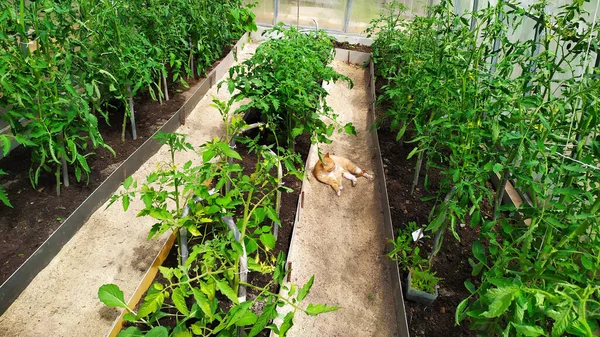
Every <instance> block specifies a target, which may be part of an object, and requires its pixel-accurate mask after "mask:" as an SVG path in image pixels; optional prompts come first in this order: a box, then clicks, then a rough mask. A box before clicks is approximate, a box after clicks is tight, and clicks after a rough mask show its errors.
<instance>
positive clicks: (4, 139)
mask: <svg viewBox="0 0 600 337" xmlns="http://www.w3.org/2000/svg"><path fill="white" fill-rule="evenodd" d="M0 140H1V141H2V144H3V146H2V147H3V149H2V154H3V155H4V156H6V155H7V154H8V151H10V145H11V144H10V139H9V138H8V137H6V136H3V135H0Z"/></svg>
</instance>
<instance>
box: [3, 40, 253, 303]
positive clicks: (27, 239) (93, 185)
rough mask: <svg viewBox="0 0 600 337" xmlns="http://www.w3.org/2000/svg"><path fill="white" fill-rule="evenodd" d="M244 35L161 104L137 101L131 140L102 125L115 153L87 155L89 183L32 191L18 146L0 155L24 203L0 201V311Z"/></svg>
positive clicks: (211, 80) (12, 189) (209, 80)
mask: <svg viewBox="0 0 600 337" xmlns="http://www.w3.org/2000/svg"><path fill="white" fill-rule="evenodd" d="M248 36H249V34H245V35H244V36H243V37H242V38H241V39H240V40H239V41H238V42H237V43H235V45H234V46H233V47H231V48H229V49H228V52H227V54H226V55H225V56H224V57H223V58H222V59H221V60H220V61H217V62H215V64H214V65H213V67H212V68H211V69H209V70H208V71H207V73H206V77H205V78H201V79H197V80H195V81H193V82H192V84H193V86H191V88H190V90H188V91H187V92H182V93H175V92H173V94H175V95H174V97H173V98H172V99H171V100H169V101H168V102H165V103H164V104H162V105H160V104H159V103H158V102H153V101H146V103H141V104H138V109H142V110H141V111H145V112H148V115H145V114H140V115H139V116H138V122H137V124H138V139H137V140H135V141H133V140H127V141H126V142H125V143H123V142H121V140H120V132H119V131H118V130H109V129H107V128H106V129H105V130H103V136H104V137H105V140H106V141H107V143H108V144H110V145H111V146H113V148H114V149H115V151H116V153H117V156H116V158H113V157H112V155H111V154H110V153H108V152H107V151H102V150H100V151H99V152H98V155H97V156H96V157H94V159H92V160H90V166H91V168H92V173H93V174H92V176H91V177H90V184H89V185H87V186H82V185H74V186H72V187H70V188H66V189H63V195H62V196H61V197H58V198H57V197H56V196H55V195H54V192H53V187H52V186H51V182H52V179H48V180H41V181H42V182H43V181H50V182H49V183H48V184H49V185H48V186H41V187H40V188H39V189H38V190H32V189H31V187H30V185H29V179H28V177H27V172H28V168H29V161H28V158H27V157H26V156H25V155H26V153H27V151H26V149H24V148H18V149H16V150H15V152H14V153H11V156H10V157H7V158H4V159H3V160H2V162H1V163H2V167H3V168H4V167H5V165H6V170H7V171H8V172H9V173H10V174H11V175H10V177H11V179H12V178H15V179H16V180H11V182H12V183H11V182H9V183H8V184H4V186H5V187H6V189H7V191H8V192H9V194H11V195H14V196H15V197H13V200H14V204H15V205H19V206H21V205H27V206H28V207H25V206H24V207H15V208H14V209H8V208H6V207H4V206H3V205H0V207H4V208H6V209H7V211H6V212H5V211H4V210H3V211H2V214H0V223H2V224H6V227H4V226H2V227H1V228H0V234H1V235H2V238H3V239H2V240H4V242H3V244H2V249H3V251H1V252H0V253H2V259H3V268H2V272H1V273H2V274H1V276H2V279H3V281H4V283H3V284H2V286H0V303H1V304H0V313H2V312H4V311H5V310H6V309H7V308H8V306H10V304H11V303H12V301H13V300H14V299H15V298H16V297H17V296H18V294H19V293H20V292H21V291H22V290H23V289H25V287H26V286H27V285H28V284H29V282H30V281H31V280H32V279H33V278H34V277H35V275H37V273H38V272H39V271H40V270H41V269H43V268H44V267H45V266H46V265H47V264H48V263H49V262H50V261H51V260H52V258H53V257H54V256H55V255H56V254H57V253H58V251H59V250H60V249H61V248H62V246H63V245H64V244H65V243H66V242H67V241H68V240H69V239H70V238H71V237H72V236H73V235H74V234H75V232H76V231H77V230H78V229H79V228H80V227H81V226H82V225H83V224H84V223H85V221H86V219H87V218H88V217H89V216H90V215H91V214H92V213H93V212H94V211H95V210H96V209H97V208H98V207H100V206H101V205H102V204H103V203H104V202H105V201H106V200H107V199H108V198H109V197H110V195H111V194H112V193H113V192H114V191H115V190H116V189H117V188H118V186H119V185H120V184H121V183H122V182H123V181H124V179H125V178H126V177H128V176H129V175H131V174H132V173H133V172H135V171H136V170H137V169H138V168H139V167H140V165H142V164H143V163H144V162H145V161H146V160H147V159H148V158H149V157H151V156H152V155H153V154H154V153H155V152H156V151H158V149H159V148H160V145H159V143H158V142H157V141H156V140H155V139H152V135H153V134H155V133H156V132H157V131H159V130H160V131H163V132H170V131H174V130H176V129H177V127H178V126H179V125H181V124H184V123H185V118H186V116H188V115H189V114H190V112H191V111H192V110H193V109H194V107H195V106H196V104H197V103H198V102H199V101H200V99H201V98H202V97H203V96H204V94H205V93H206V92H207V91H208V90H209V89H210V88H211V87H212V86H213V85H214V84H215V83H216V82H217V81H218V80H219V79H220V78H221V77H222V76H223V75H224V74H225V73H226V71H227V69H228V68H229V66H230V65H231V64H232V63H233V59H234V53H238V52H239V51H240V50H241V48H242V46H243V45H244V44H245V43H246V42H247V41H248ZM138 111H140V110H138ZM116 117H117V119H119V117H118V116H116ZM9 161H10V162H9ZM65 201H68V203H67V202H65ZM32 210H36V212H32Z"/></svg>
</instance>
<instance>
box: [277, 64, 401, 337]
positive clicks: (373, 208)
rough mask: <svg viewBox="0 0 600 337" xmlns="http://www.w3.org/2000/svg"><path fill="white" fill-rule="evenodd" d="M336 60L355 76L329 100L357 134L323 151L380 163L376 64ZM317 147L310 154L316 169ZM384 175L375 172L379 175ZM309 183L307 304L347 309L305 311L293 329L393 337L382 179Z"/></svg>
mask: <svg viewBox="0 0 600 337" xmlns="http://www.w3.org/2000/svg"><path fill="white" fill-rule="evenodd" d="M333 67H334V68H335V69H336V70H337V71H338V72H340V73H342V74H344V75H346V76H348V77H350V78H351V79H352V81H353V82H354V88H353V89H349V88H348V86H347V85H346V84H345V83H342V82H338V83H335V84H333V83H329V84H325V88H326V89H327V91H328V92H329V96H328V97H327V102H328V103H329V105H330V106H331V107H332V108H333V109H334V111H335V112H336V113H337V114H339V116H340V118H339V121H340V122H341V123H342V124H345V123H347V122H352V123H353V124H354V126H355V127H356V131H357V136H350V135H346V134H336V135H334V136H333V143H332V144H330V145H324V146H322V147H321V151H322V153H326V152H333V153H335V154H336V155H340V156H344V157H346V158H348V159H350V160H352V161H353V162H355V163H356V164H358V166H359V167H361V168H364V169H367V170H372V171H373V170H374V168H375V154H374V153H373V151H375V150H374V149H375V144H372V142H373V140H372V138H371V136H370V134H369V132H370V130H369V128H370V127H371V125H370V124H369V122H368V121H369V120H370V119H369V115H368V110H369V107H368V105H369V100H368V87H367V86H368V70H364V69H362V68H361V67H360V66H358V65H351V64H346V63H344V62H341V61H337V60H336V61H334V63H333ZM316 161H317V153H316V151H313V153H311V154H310V155H309V158H308V162H309V163H310V164H309V166H310V167H311V168H312V167H313V166H314V164H315V162H316ZM378 178H379V177H375V179H378ZM305 179H309V180H310V181H309V182H307V181H305V182H304V183H305V186H304V208H303V209H302V211H301V214H300V220H299V222H298V223H297V224H296V227H295V228H294V234H293V238H292V243H291V247H290V253H289V260H288V261H291V263H292V272H291V281H292V282H293V283H296V284H297V285H299V286H301V285H303V284H305V283H306V282H307V281H308V280H309V279H310V277H311V276H312V275H314V276H315V283H314V285H313V287H312V290H311V292H310V294H309V295H308V297H307V298H306V299H305V300H304V305H307V304H308V303H326V304H328V305H337V306H340V307H341V309H339V310H337V311H334V312H330V313H326V314H323V315H322V316H318V317H309V316H307V315H305V314H300V313H299V314H297V315H296V318H295V320H294V326H293V327H292V329H291V330H290V332H289V336H299V337H303V336H324V337H336V336H340V337H342V336H344V337H346V336H354V337H361V336H365V337H391V336H396V335H397V324H396V321H395V320H396V314H395V307H394V302H393V295H392V282H391V276H390V271H389V270H388V269H387V264H386V263H385V259H386V258H387V257H386V256H385V253H384V246H385V243H386V238H385V237H384V230H383V209H382V207H383V206H382V202H381V198H382V195H381V191H380V188H379V184H378V183H377V182H376V181H368V180H366V179H364V178H359V180H358V184H357V186H356V187H352V185H351V184H350V181H348V180H344V190H343V191H342V195H341V197H337V196H336V195H335V193H334V192H333V190H332V189H331V188H330V187H329V186H327V185H324V184H321V183H319V182H318V181H317V180H316V179H315V178H314V177H313V176H312V173H309V174H308V176H307V178H305Z"/></svg>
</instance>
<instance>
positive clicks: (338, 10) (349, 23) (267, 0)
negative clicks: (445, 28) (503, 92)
mask: <svg viewBox="0 0 600 337" xmlns="http://www.w3.org/2000/svg"><path fill="white" fill-rule="evenodd" d="M398 1H399V2H400V3H402V4H404V5H405V6H406V8H407V10H406V12H405V13H404V17H405V18H406V19H411V18H413V17H414V16H417V15H419V16H423V15H426V13H427V7H428V6H432V5H437V4H439V3H440V1H441V0H398ZM572 1H573V0H554V1H549V2H548V5H547V6H546V9H545V11H546V13H548V14H553V13H556V12H557V11H558V10H559V8H560V6H563V5H567V4H570V3H572ZM389 2H390V1H389V0H259V1H258V2H257V4H256V7H255V8H254V11H255V13H256V21H257V22H258V23H259V24H262V25H267V26H269V25H273V24H276V23H279V22H283V23H284V24H286V25H297V26H300V27H305V28H310V27H315V23H317V24H318V26H319V28H322V29H325V30H328V31H330V32H334V33H346V34H349V35H365V33H364V31H365V29H366V28H368V27H369V23H370V21H371V20H372V19H374V18H375V17H377V16H378V15H379V14H380V13H381V11H382V10H383V9H384V7H385V4H386V3H389ZM536 2H537V1H536V0H520V6H521V8H523V9H525V10H526V9H527V7H528V6H531V5H532V4H534V3H536ZM453 3H454V12H455V13H456V14H459V15H464V16H465V17H467V18H469V17H470V15H469V12H471V11H474V10H479V9H483V8H485V7H487V6H495V5H497V3H498V0H455V1H454V2H453ZM597 5H598V1H590V2H586V3H585V4H584V8H585V9H586V10H587V11H588V13H586V14H582V15H585V16H586V19H587V20H590V21H591V20H592V18H593V17H594V16H595V17H596V18H597V17H598V14H599V13H598V9H597V7H598V6H597ZM313 19H314V20H313ZM511 37H512V38H514V39H515V40H516V39H518V40H521V41H525V40H536V41H539V39H540V36H539V33H538V31H537V30H536V18H535V17H533V16H532V17H530V18H525V19H524V20H523V22H522V23H521V25H520V26H519V29H518V30H516V31H515V32H514V33H513V34H512V36H511ZM592 50H593V49H592ZM536 52H539V50H538V51H536ZM599 61H600V60H599V57H598V54H597V53H595V52H591V53H589V56H588V58H587V59H586V60H581V63H580V64H583V63H585V64H586V65H588V66H596V67H598V66H599V64H598V63H599ZM582 69H583V67H579V68H576V69H574V71H573V73H569V74H566V73H565V74H560V77H561V78H569V77H571V76H573V75H575V76H577V75H579V74H581V72H582Z"/></svg>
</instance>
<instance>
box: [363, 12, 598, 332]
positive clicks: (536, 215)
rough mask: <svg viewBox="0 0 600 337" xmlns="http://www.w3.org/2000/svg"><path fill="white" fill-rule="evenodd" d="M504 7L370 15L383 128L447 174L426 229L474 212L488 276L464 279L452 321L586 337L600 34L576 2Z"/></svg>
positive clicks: (450, 227)
mask: <svg viewBox="0 0 600 337" xmlns="http://www.w3.org/2000/svg"><path fill="white" fill-rule="evenodd" d="M508 3H509V2H506V1H500V2H498V4H497V5H494V6H489V7H486V8H484V9H481V10H479V11H477V12H475V13H468V14H465V15H463V16H457V15H456V14H454V6H453V4H452V2H451V1H442V2H441V4H440V5H439V6H435V7H433V8H431V10H430V14H429V16H428V17H424V18H415V20H413V21H402V20H400V19H398V15H397V14H398V8H399V5H398V4H393V5H392V6H391V7H390V10H389V11H388V12H387V13H386V14H384V15H383V16H382V17H381V18H379V19H377V20H375V21H374V22H373V23H374V26H373V28H372V29H371V31H372V32H374V31H375V30H377V29H379V30H380V31H381V39H380V40H377V42H376V43H375V44H374V62H375V63H376V64H377V75H378V76H380V77H382V78H383V79H384V80H385V82H386V85H385V87H384V88H383V89H384V90H385V93H384V94H383V95H382V96H381V97H380V98H379V99H380V103H385V104H386V107H389V109H388V112H387V115H386V116H385V118H384V119H382V120H381V123H385V124H386V125H389V126H390V127H391V128H392V129H393V130H395V131H396V132H397V138H398V140H404V141H406V142H412V143H415V144H416V147H415V150H414V151H413V152H412V153H411V156H413V155H416V156H418V162H424V167H425V168H426V169H429V168H432V167H436V168H438V169H439V170H440V171H441V176H442V181H441V182H440V195H439V197H438V204H437V206H436V207H435V209H434V210H433V211H432V213H431V217H430V220H431V222H430V224H429V226H428V229H429V230H431V231H434V232H436V234H440V237H442V238H443V234H444V233H445V232H447V231H449V232H451V233H452V234H453V235H454V236H455V237H456V238H457V239H460V236H459V234H458V232H457V231H456V230H455V227H456V225H457V224H460V223H467V220H468V219H469V218H470V225H471V226H473V227H475V226H477V227H479V230H480V232H481V238H480V240H479V241H476V243H475V244H474V245H473V247H472V251H473V258H470V259H469V263H470V264H471V266H472V267H473V276H474V277H479V278H480V282H476V283H477V286H475V285H474V284H473V283H471V282H467V283H465V286H466V287H467V289H469V291H470V292H471V295H470V296H469V298H467V299H465V300H464V301H463V302H461V304H460V305H459V306H458V308H457V315H456V321H457V323H460V322H462V321H463V320H465V319H466V320H468V321H469V322H470V323H471V325H472V327H473V329H480V328H482V327H485V334H486V335H504V336H514V335H516V336H541V335H543V336H550V335H552V336H562V335H566V334H569V335H577V336H591V335H592V332H593V331H595V330H596V328H597V323H596V322H597V319H598V314H597V312H598V300H599V299H600V298H599V294H600V293H599V292H598V289H599V288H598V287H600V282H599V281H598V280H599V279H598V277H597V267H598V264H599V261H598V259H597V257H598V255H599V254H600V251H599V247H600V246H599V245H598V244H599V242H598V238H597V229H598V228H599V227H598V225H599V222H598V221H599V220H598V217H597V214H598V211H600V185H598V182H599V181H600V171H599V170H598V167H599V164H600V161H599V160H600V159H599V158H600V151H599V147H598V141H599V139H598V137H597V135H598V132H599V131H600V130H599V126H600V124H599V123H598V115H599V114H598V112H599V111H598V104H597V102H598V98H599V97H600V78H599V76H598V74H599V73H598V70H597V69H594V68H592V67H590V66H589V62H593V61H592V60H593V58H594V57H595V53H594V52H592V53H589V54H588V47H589V49H591V50H594V49H595V48H596V45H595V36H597V34H598V33H599V31H600V29H599V28H598V26H593V25H592V22H590V21H589V20H587V19H585V18H584V16H583V14H584V12H585V11H584V9H583V2H582V1H577V2H573V3H572V4H567V5H564V6H561V7H560V8H559V9H558V11H557V12H556V13H552V14H550V13H548V12H547V11H545V8H546V5H547V2H546V1H544V0H540V1H536V2H534V3H533V4H532V5H531V6H529V7H528V8H525V9H519V8H518V7H515V4H508ZM529 15H533V16H537V17H541V18H542V21H541V22H540V23H538V24H537V26H536V28H537V29H539V31H540V38H539V40H534V39H533V32H531V35H530V37H525V38H517V37H518V35H517V34H516V33H515V32H516V31H518V30H521V29H522V24H523V23H524V22H525V21H527V20H531V19H530V18H529ZM471 19H472V20H471ZM530 22H531V21H530ZM575 27H577V28H576V29H575ZM536 50H537V52H535V51H536ZM586 61H587V63H586ZM575 69H580V70H581V71H574V70H575ZM407 131H410V132H407ZM416 171H418V170H416ZM492 175H496V176H497V177H499V180H500V183H499V187H497V188H495V189H493V188H492V187H491V186H490V185H489V184H488V183H487V181H488V179H489V177H490V176H492ZM416 178H418V176H417V177H416ZM415 181H417V179H415ZM427 181H428V179H427V176H426V177H425V182H426V185H427ZM508 181H511V182H512V183H513V184H514V186H515V187H516V188H518V189H519V190H520V191H521V193H522V194H523V195H524V200H523V201H524V202H523V204H522V205H520V206H519V208H518V209H516V208H515V207H514V206H511V205H502V198H503V194H504V186H505V185H506V183H507V182H508ZM443 196H446V197H445V198H443ZM485 201H488V202H489V203H490V204H491V206H492V209H493V211H492V213H493V214H492V216H491V217H486V216H485V215H483V214H484V211H483V210H482V209H481V205H483V204H484V203H485ZM523 219H527V221H526V222H524V221H523Z"/></svg>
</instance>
